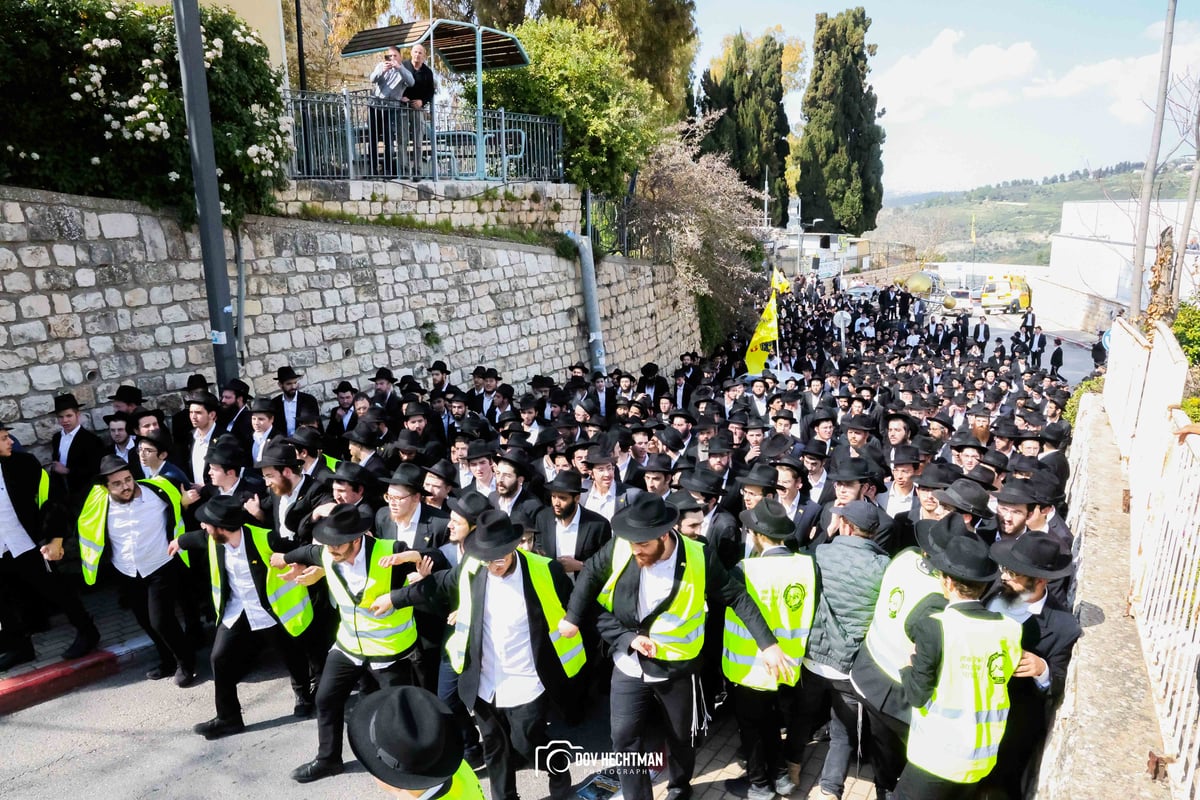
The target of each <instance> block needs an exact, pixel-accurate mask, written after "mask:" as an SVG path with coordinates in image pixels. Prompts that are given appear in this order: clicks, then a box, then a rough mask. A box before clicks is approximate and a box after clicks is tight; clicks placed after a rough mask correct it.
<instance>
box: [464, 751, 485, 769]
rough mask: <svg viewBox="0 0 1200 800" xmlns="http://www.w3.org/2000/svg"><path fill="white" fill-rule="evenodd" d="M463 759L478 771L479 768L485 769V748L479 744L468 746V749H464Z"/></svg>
mask: <svg viewBox="0 0 1200 800" xmlns="http://www.w3.org/2000/svg"><path fill="white" fill-rule="evenodd" d="M463 760H464V761H466V762H467V764H468V765H469V766H470V767H471V769H473V770H475V771H476V772H478V771H479V770H481V769H483V766H484V761H483V748H482V747H480V746H479V745H475V746H474V747H468V748H467V749H465V750H463Z"/></svg>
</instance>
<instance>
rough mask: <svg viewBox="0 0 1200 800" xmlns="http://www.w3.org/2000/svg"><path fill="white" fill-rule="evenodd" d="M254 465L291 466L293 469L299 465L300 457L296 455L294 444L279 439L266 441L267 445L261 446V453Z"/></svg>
mask: <svg viewBox="0 0 1200 800" xmlns="http://www.w3.org/2000/svg"><path fill="white" fill-rule="evenodd" d="M254 466H256V467H258V468H260V469H261V468H262V467H292V468H293V469H294V468H296V467H298V466H300V457H299V456H297V455H296V448H295V446H294V445H291V444H288V443H287V442H285V441H283V440H282V439H280V440H273V441H270V442H267V446H266V447H264V448H263V450H262V454H261V455H260V456H259V457H258V463H257V464H255V465H254Z"/></svg>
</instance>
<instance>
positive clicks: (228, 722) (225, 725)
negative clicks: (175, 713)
mask: <svg viewBox="0 0 1200 800" xmlns="http://www.w3.org/2000/svg"><path fill="white" fill-rule="evenodd" d="M192 730H193V731H195V732H196V733H198V734H200V735H201V736H203V737H204V738H205V739H208V740H210V741H211V740H213V739H220V738H222V737H224V736H232V735H234V734H235V733H241V732H242V731H244V730H246V725H245V724H244V723H243V722H242V721H241V720H240V719H221V718H220V717H213V718H212V719H210V720H209V721H208V722H200V723H197V724H195V725H193V726H192Z"/></svg>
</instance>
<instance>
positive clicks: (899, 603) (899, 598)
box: [888, 586, 904, 619]
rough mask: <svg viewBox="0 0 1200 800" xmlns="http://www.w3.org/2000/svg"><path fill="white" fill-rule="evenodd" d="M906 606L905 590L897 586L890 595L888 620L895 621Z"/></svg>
mask: <svg viewBox="0 0 1200 800" xmlns="http://www.w3.org/2000/svg"><path fill="white" fill-rule="evenodd" d="M903 606H904V590H903V589H901V588H900V587H899V586H897V587H896V588H895V589H892V591H891V594H889V595H888V618H889V619H895V618H896V615H897V614H899V613H900V609H901V608H902V607H903Z"/></svg>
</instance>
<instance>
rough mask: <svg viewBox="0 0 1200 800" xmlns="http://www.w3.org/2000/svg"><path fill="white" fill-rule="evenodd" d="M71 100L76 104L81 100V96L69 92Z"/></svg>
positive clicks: (77, 93)
mask: <svg viewBox="0 0 1200 800" xmlns="http://www.w3.org/2000/svg"><path fill="white" fill-rule="evenodd" d="M71 99H72V100H74V101H75V102H77V103H78V102H79V101H80V100H82V99H83V95H81V94H80V93H79V92H71Z"/></svg>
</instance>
